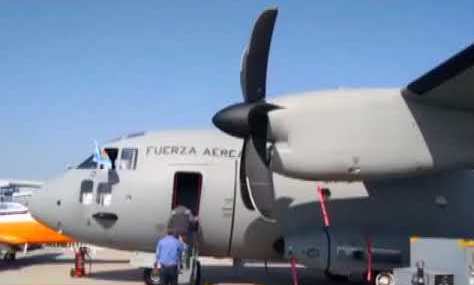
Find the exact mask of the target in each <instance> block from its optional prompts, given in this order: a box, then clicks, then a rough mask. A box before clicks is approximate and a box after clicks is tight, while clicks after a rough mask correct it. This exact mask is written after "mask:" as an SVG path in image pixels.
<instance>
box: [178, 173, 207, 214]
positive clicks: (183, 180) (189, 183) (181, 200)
mask: <svg viewBox="0 0 474 285" xmlns="http://www.w3.org/2000/svg"><path fill="white" fill-rule="evenodd" d="M201 187H202V175H201V173H196V172H176V174H175V175H174V187H173V201H172V204H171V209H174V208H176V207H177V206H185V207H186V208H188V209H190V210H191V212H192V213H193V215H194V216H198V214H199V203H200V200H201Z"/></svg>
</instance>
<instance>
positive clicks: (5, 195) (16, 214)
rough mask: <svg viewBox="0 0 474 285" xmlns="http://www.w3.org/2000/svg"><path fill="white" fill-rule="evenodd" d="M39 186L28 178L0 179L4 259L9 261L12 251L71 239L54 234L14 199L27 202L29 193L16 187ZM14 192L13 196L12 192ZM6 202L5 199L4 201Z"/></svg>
mask: <svg viewBox="0 0 474 285" xmlns="http://www.w3.org/2000/svg"><path fill="white" fill-rule="evenodd" d="M20 187H21V188H40V187H41V183H38V182H28V181H21V182H20V181H3V180H2V181H0V190H1V193H0V253H2V252H3V253H4V254H3V260H4V261H13V260H15V258H16V252H17V251H18V250H19V249H23V251H24V252H25V253H26V251H27V250H28V247H30V248H31V247H32V246H33V247H37V246H41V245H44V244H68V243H72V242H74V241H73V240H72V239H71V238H69V237H67V236H65V235H62V234H61V233H58V232H56V231H54V230H52V229H50V228H48V227H46V226H44V225H43V224H41V223H39V222H38V221H36V220H35V219H33V217H32V216H31V214H30V212H29V211H28V208H27V207H26V206H24V205H22V204H21V203H18V202H15V200H18V201H23V202H25V201H26V203H25V204H27V200H28V199H27V197H28V196H31V194H32V193H31V192H28V191H26V192H23V193H21V191H18V189H19V188H20ZM15 194H16V195H15ZM7 201H8V202H7Z"/></svg>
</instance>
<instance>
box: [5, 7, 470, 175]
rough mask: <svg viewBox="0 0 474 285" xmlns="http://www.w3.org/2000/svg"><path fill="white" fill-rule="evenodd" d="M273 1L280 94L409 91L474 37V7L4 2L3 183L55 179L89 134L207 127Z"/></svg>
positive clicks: (275, 87)
mask: <svg viewBox="0 0 474 285" xmlns="http://www.w3.org/2000/svg"><path fill="white" fill-rule="evenodd" d="M435 4H436V5H435ZM268 6H278V7H279V8H280V14H279V18H278V20H277V24H276V28H275V33H274V40H273V43H272V50H271V54H270V63H269V75H268V89H267V90H268V94H269V95H268V96H270V97H271V96H276V95H278V94H285V93H293V92H296V91H304V90H313V89H326V88H336V87H341V86H342V87H398V86H400V87H401V86H404V85H406V84H408V83H409V82H410V81H411V80H413V79H415V78H416V77H418V76H420V75H421V74H423V73H424V72H426V71H428V70H429V69H431V68H432V67H434V66H435V65H436V64H438V63H440V62H441V61H443V60H444V59H446V58H448V57H449V56H451V55H453V54H454V53H456V52H458V51H460V50H461V49H462V48H464V47H465V46H467V45H469V44H470V43H472V41H473V39H474V17H473V14H474V1H472V0H466V1H413V0H409V1H408V0H407V1H402V0H397V1H388V0H378V1H365V0H359V1H340V0H333V1H21V0H16V1H1V2H0V43H1V44H0V98H1V101H0V157H1V160H0V162H1V163H0V177H12V178H29V179H46V178H48V177H51V176H53V175H55V174H58V173H60V172H62V171H63V170H64V168H65V166H66V165H67V164H74V163H77V162H79V161H80V160H81V159H83V158H85V157H86V156H87V154H88V153H91V152H92V150H93V143H92V140H93V139H97V140H99V141H105V140H107V139H110V138H112V137H116V136H118V135H121V134H124V133H129V132H134V131H140V130H163V129H174V128H180V129H192V128H211V127H212V125H211V117H212V115H213V114H214V113H215V112H216V111H218V110H219V109H220V108H222V107H224V106H226V105H228V104H230V103H233V102H237V101H239V100H241V94H240V86H239V69H240V57H241V54H242V49H243V47H244V46H245V44H246V43H247V40H248V38H249V34H250V30H251V27H252V25H253V21H254V19H255V18H256V16H257V15H258V14H259V12H260V11H261V10H263V9H264V8H265V7H268Z"/></svg>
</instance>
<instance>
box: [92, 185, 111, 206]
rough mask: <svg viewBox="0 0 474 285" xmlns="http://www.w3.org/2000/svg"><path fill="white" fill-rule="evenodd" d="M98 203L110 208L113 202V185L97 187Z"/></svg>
mask: <svg viewBox="0 0 474 285" xmlns="http://www.w3.org/2000/svg"><path fill="white" fill-rule="evenodd" d="M96 202H97V204H99V205H101V206H110V204H111V202H112V185H110V183H107V182H101V183H99V185H98V186H97V199H96Z"/></svg>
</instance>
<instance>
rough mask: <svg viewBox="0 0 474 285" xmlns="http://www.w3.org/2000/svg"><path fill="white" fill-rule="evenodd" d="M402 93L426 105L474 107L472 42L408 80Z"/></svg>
mask: <svg viewBox="0 0 474 285" xmlns="http://www.w3.org/2000/svg"><path fill="white" fill-rule="evenodd" d="M403 93H404V96H405V97H406V98H407V99H414V100H416V101H419V102H421V103H426V104H429V105H435V106H438V107H447V108H456V109H465V110H469V111H472V110H474V44H471V45H470V46H468V47H467V48H465V49H464V50H462V51H461V52H459V53H458V54H456V55H454V56H453V57H451V58H450V59H448V60H447V61H445V62H444V63H441V64H440V65H439V66H437V67H436V68H434V69H433V70H431V71H429V72H428V73H426V74H424V75H423V76H421V77H420V78H418V79H416V80H415V81H413V82H411V83H410V84H408V86H407V87H406V88H405V90H403Z"/></svg>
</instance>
